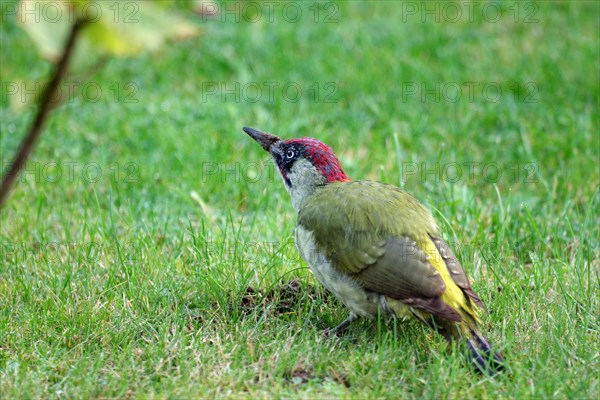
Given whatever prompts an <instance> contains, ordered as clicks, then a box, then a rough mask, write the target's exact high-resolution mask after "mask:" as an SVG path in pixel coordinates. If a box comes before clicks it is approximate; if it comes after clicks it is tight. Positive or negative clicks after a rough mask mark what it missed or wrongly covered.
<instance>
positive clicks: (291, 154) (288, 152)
mask: <svg viewBox="0 0 600 400" xmlns="http://www.w3.org/2000/svg"><path fill="white" fill-rule="evenodd" d="M295 155H296V152H295V151H294V150H292V149H290V150H288V151H287V153H285V156H286V157H287V158H288V159H292V158H294V156H295Z"/></svg>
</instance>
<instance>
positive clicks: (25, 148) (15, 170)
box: [0, 19, 88, 209]
mask: <svg viewBox="0 0 600 400" xmlns="http://www.w3.org/2000/svg"><path fill="white" fill-rule="evenodd" d="M87 22H88V20H86V19H80V20H78V21H76V22H75V24H73V27H72V28H71V32H70V33H69V38H68V40H67V44H66V45H65V49H64V51H63V53H62V56H61V58H60V60H59V61H58V64H57V65H56V69H55V70H54V75H53V76H52V79H51V80H50V82H48V85H47V86H46V87H45V88H44V91H43V93H42V97H41V99H40V104H39V108H38V111H37V114H36V116H35V119H34V120H33V123H32V125H31V127H30V128H29V132H28V133H27V136H26V137H25V138H24V139H23V141H22V142H21V145H20V147H19V150H18V151H17V154H16V155H15V158H14V161H13V162H12V164H11V166H10V169H9V170H8V172H6V173H5V174H4V176H3V177H2V185H1V186H0V209H1V208H2V207H3V205H4V202H5V201H6V199H7V198H8V194H9V192H10V188H11V186H12V184H13V182H14V180H15V178H16V177H17V175H18V174H19V172H20V171H21V169H22V168H23V166H24V165H25V162H26V161H27V158H28V157H29V153H31V151H32V150H33V147H34V146H35V144H36V142H37V140H38V139H39V137H40V134H41V132H42V128H43V127H44V123H45V122H46V119H47V118H48V114H49V112H50V110H51V109H52V106H53V103H54V101H56V100H54V99H56V98H57V96H56V92H57V90H58V88H59V86H60V83H61V81H62V79H63V77H64V75H65V73H66V71H67V69H68V66H69V62H70V60H71V56H72V54H73V49H74V48H75V43H76V41H77V37H78V35H79V33H80V32H81V28H83V26H84V25H85V24H86V23H87Z"/></svg>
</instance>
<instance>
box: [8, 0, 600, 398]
mask: <svg viewBox="0 0 600 400" xmlns="http://www.w3.org/2000/svg"><path fill="white" fill-rule="evenodd" d="M475 3H476V4H477V5H475V6H473V8H469V9H468V8H466V6H464V5H461V3H454V2H453V3H439V2H435V3H434V2H431V3H428V5H425V4H424V3H421V2H407V3H399V2H392V1H380V2H369V3H363V2H358V1H352V2H347V3H322V4H321V6H320V8H315V3H313V2H308V3H290V4H292V6H293V8H291V7H292V6H288V7H287V8H285V7H284V4H287V3H277V4H276V5H275V6H266V5H265V6H264V7H263V9H262V12H261V14H256V8H254V9H249V8H248V7H249V6H248V3H241V6H239V7H240V8H238V10H239V12H238V16H239V17H240V20H239V21H238V22H236V11H235V8H234V5H233V3H229V4H228V7H229V8H228V10H234V11H232V12H230V13H229V14H227V13H224V14H221V16H219V17H216V18H213V19H206V20H205V21H203V20H202V18H197V20H198V23H199V24H200V25H201V27H202V34H201V36H200V37H199V38H197V39H194V40H191V41H188V42H183V43H176V44H173V45H171V46H169V47H168V48H167V49H164V50H162V51H161V52H160V53H157V54H153V55H148V54H146V55H142V56H140V57H137V58H131V59H118V60H111V61H110V62H109V63H108V64H107V65H106V66H105V67H104V68H103V69H102V70H100V71H99V72H98V73H97V75H95V76H93V77H92V78H91V83H89V84H88V85H87V86H84V88H86V90H87V92H84V93H83V95H79V96H75V97H73V98H72V99H69V101H67V103H66V104H65V105H64V106H62V107H61V108H59V109H57V110H56V111H55V112H54V113H53V114H52V117H51V120H50V121H49V123H48V125H47V127H46V129H45V131H44V134H43V135H42V138H41V141H40V143H39V146H38V147H37V148H36V150H35V152H34V154H33V155H32V157H31V159H30V162H29V164H28V165H27V168H26V171H25V172H24V173H23V174H22V176H21V177H20V178H19V182H18V184H17V186H16V188H15V190H14V191H13V193H12V196H11V197H10V198H9V200H8V202H7V204H6V207H5V208H4V209H3V210H2V211H1V214H0V217H1V226H0V245H1V248H0V252H1V253H0V257H1V258H0V263H1V267H0V398H3V399H4V398H90V397H136V398H146V397H150V398H214V397H217V398H236V399H237V398H248V399H253V398H265V397H266V398H271V397H272V398H281V397H283V398H356V399H362V398H390V399H392V398H450V397H451V398H472V397H481V398H490V399H494V398H499V397H502V398H536V399H537V398H582V399H583V398H598V395H599V387H598V385H599V373H598V371H599V370H600V345H599V341H600V337H599V336H600V335H599V329H600V328H599V322H598V318H599V315H600V301H599V270H600V238H599V235H600V232H599V228H598V226H599V225H600V224H599V222H600V221H599V207H600V196H599V187H600V186H599V184H600V172H599V168H600V167H599V158H600V133H599V129H600V127H599V110H600V107H599V105H600V104H599V93H600V82H599V80H600V78H599V66H600V48H599V41H598V32H599V30H600V22H599V13H600V8H599V6H598V3H596V2H591V1H590V2H584V1H577V2H561V3H551V2H540V3H532V2H524V3H504V4H503V5H502V6H501V7H500V8H497V7H496V5H495V4H496V3H487V2H481V3H479V2H475ZM251 4H254V5H256V4H257V3H251ZM446 4H450V6H447V5H446ZM490 4H491V5H490ZM295 6H298V7H299V9H300V11H301V13H302V14H301V15H298V14H295V12H297V9H296V8H295ZM220 7H222V8H223V9H222V10H221V11H227V10H225V9H224V7H225V6H220ZM270 7H273V8H270ZM425 7H429V8H428V10H434V11H433V14H428V13H427V12H426V10H425ZM486 7H487V8H486ZM456 10H459V11H460V12H462V16H461V18H456ZM498 10H500V14H498ZM317 11H318V14H317ZM244 17H246V19H251V20H252V22H248V21H245V19H244ZM2 18H3V19H4V20H3V22H2V25H0V33H1V40H0V44H1V46H2V49H1V50H2V61H1V67H2V69H1V73H2V77H1V80H2V86H3V88H2V103H1V106H2V118H1V121H0V130H1V139H0V146H1V149H2V154H1V161H2V170H3V171H4V170H6V167H7V163H8V162H9V160H10V159H11V157H12V155H13V154H14V152H15V150H16V148H17V146H18V143H19V140H20V139H21V137H22V136H23V134H24V132H25V131H26V128H27V125H28V124H29V121H30V120H31V118H32V115H33V114H32V112H31V111H29V112H26V113H24V114H15V113H13V112H12V111H11V108H10V106H9V103H10V99H9V97H8V96H7V95H6V93H7V91H8V88H9V87H8V86H7V85H8V84H11V83H15V82H21V81H29V82H34V81H35V80H37V79H39V78H40V77H44V76H45V74H47V72H48V71H49V67H48V64H47V63H46V62H45V61H42V60H41V59H40V58H39V56H38V55H37V53H36V51H35V48H34V46H33V44H32V42H31V41H30V39H29V38H28V37H27V36H26V35H25V34H24V33H23V32H22V31H21V30H20V28H19V27H18V26H17V25H16V23H15V20H14V16H10V15H7V14H4V15H3V16H2ZM436 19H437V21H436ZM243 126H251V127H254V128H258V129H261V130H265V131H270V132H272V133H274V134H277V135H279V136H283V137H293V136H304V135H310V136H315V137H317V138H319V139H321V140H323V141H325V142H327V143H328V144H330V145H331V146H332V148H333V149H334V150H335V151H336V153H337V154H338V156H339V158H340V160H341V162H342V165H343V166H344V168H345V170H346V172H347V173H348V175H349V176H350V177H351V178H354V179H358V178H368V179H375V180H381V181H384V182H388V183H392V184H396V185H399V186H403V187H404V189H406V190H408V191H410V192H411V193H413V194H414V195H415V196H416V197H418V198H419V199H421V200H422V201H423V202H425V203H426V204H428V206H429V207H430V208H432V209H433V210H434V214H435V216H436V218H437V219H438V221H439V223H440V225H441V226H442V229H443V231H444V235H445V237H446V239H447V241H448V242H449V243H451V244H452V246H453V247H454V248H455V250H456V253H457V255H458V256H459V258H460V259H461V261H462V264H463V267H464V268H465V270H466V271H467V274H468V275H469V276H470V277H472V278H473V287H474V289H475V291H476V292H477V293H478V294H479V295H480V296H481V298H482V299H483V301H484V302H485V303H486V305H487V306H488V308H489V313H487V314H486V315H485V316H484V322H483V326H482V330H483V332H484V333H485V335H486V336H487V337H488V338H489V340H490V341H491V342H493V343H494V344H496V345H497V346H500V348H501V350H502V352H503V353H504V355H505V357H506V359H507V364H508V369H509V372H507V373H504V374H502V375H500V376H497V377H495V378H486V377H482V376H479V375H477V374H475V373H473V372H472V371H471V370H470V369H469V368H468V367H467V363H466V362H465V360H464V358H463V356H462V355H461V354H460V352H459V351H457V350H455V349H452V348H451V347H449V346H447V345H446V344H445V342H444V341H443V339H442V338H441V337H440V336H438V335H436V334H434V333H432V332H430V331H429V330H427V329H426V328H425V327H422V326H421V325H419V324H418V323H415V322H404V323H403V322H399V321H391V322H385V321H375V322H371V321H359V322H356V323H354V324H353V325H352V326H351V327H350V330H349V333H348V334H347V335H346V336H343V337H340V338H326V337H325V336H324V335H323V330H324V329H325V328H326V327H332V326H334V325H336V324H337V323H339V322H341V321H342V320H343V319H344V318H345V317H346V315H347V310H346V309H345V308H344V307H343V305H341V303H339V302H338V301H337V300H335V299H334V298H332V297H331V296H330V295H329V294H328V293H326V292H324V291H323V289H322V288H321V286H320V285H319V283H318V282H317V281H316V279H315V278H314V277H313V276H312V274H311V273H310V271H309V270H308V269H307V267H306V265H305V264H304V262H303V261H302V260H301V259H300V257H299V255H298V253H297V251H296V249H295V247H294V244H293V232H294V226H295V215H294V212H293V209H292V206H291V203H290V201H289V198H288V195H287V193H286V192H285V189H284V187H283V184H282V183H281V181H280V178H279V176H278V175H277V174H278V173H277V171H276V169H275V168H274V166H273V164H272V163H271V162H270V160H269V157H268V155H267V154H266V153H265V152H264V151H263V150H262V149H261V148H260V147H259V146H257V145H256V143H254V142H253V141H252V140H251V139H250V138H249V137H247V136H246V135H245V134H244V133H243V132H242V131H241V128H242V127H243Z"/></svg>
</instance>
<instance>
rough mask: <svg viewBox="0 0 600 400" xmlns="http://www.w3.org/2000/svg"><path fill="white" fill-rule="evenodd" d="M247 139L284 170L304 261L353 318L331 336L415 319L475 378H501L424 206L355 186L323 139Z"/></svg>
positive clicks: (396, 192) (459, 273)
mask: <svg viewBox="0 0 600 400" xmlns="http://www.w3.org/2000/svg"><path fill="white" fill-rule="evenodd" d="M243 131H244V132H245V133H247V134H248V135H249V136H250V137H252V139H254V140H255V141H256V142H257V143H258V144H260V145H261V146H262V148H263V149H264V150H266V151H268V152H269V153H270V155H271V156H272V158H273V160H274V162H275V164H276V165H277V167H278V169H279V172H280V175H281V178H282V180H283V183H284V186H285V188H286V189H287V192H288V193H289V195H290V197H291V202H292V206H293V208H294V210H295V211H296V212H297V223H296V229H295V243H296V247H297V248H298V251H299V253H300V255H301V256H302V258H303V259H304V261H305V262H306V264H307V265H308V267H309V269H310V270H311V271H312V273H313V274H314V276H315V277H316V278H317V279H318V280H319V281H320V283H321V284H322V285H323V286H324V287H325V288H326V289H328V290H329V291H330V292H332V293H333V294H334V295H335V296H336V297H337V298H338V299H339V300H340V301H341V302H342V303H343V304H344V305H345V306H346V307H347V308H348V309H349V315H348V317H347V318H346V319H345V320H344V321H343V322H341V323H340V324H339V325H338V326H336V327H335V328H334V329H332V330H331V331H332V332H334V333H336V334H338V335H341V334H343V333H345V332H346V331H347V329H348V327H349V325H350V324H351V323H352V322H353V321H354V320H356V319H357V318H359V317H366V318H369V319H374V318H376V317H377V316H378V315H383V316H386V317H396V318H399V319H402V320H404V319H410V318H413V319H416V320H419V321H421V322H422V323H424V324H426V325H427V326H429V327H431V328H432V329H433V330H434V331H436V332H438V333H439V334H441V335H442V336H443V337H444V338H445V339H446V340H447V341H448V342H449V343H453V342H455V343H457V344H458V345H459V346H460V348H462V349H465V354H467V356H468V357H469V358H470V359H471V360H472V362H473V365H474V367H475V370H476V371H478V372H480V373H483V374H486V375H495V374H497V373H498V372H500V371H502V370H503V369H504V359H503V356H502V355H501V354H500V353H499V352H497V351H495V350H494V349H492V346H491V345H490V344H489V342H488V341H487V340H486V339H485V338H484V337H483V335H482V334H481V330H480V327H479V326H480V323H481V322H480V312H481V311H482V310H485V306H484V304H483V302H482V301H481V299H480V298H479V296H478V295H477V294H476V293H475V292H474V291H473V288H472V287H471V283H470V281H469V279H468V278H467V275H466V274H465V271H464V270H463V268H462V266H461V264H460V262H459V261H458V259H457V257H456V255H455V254H454V252H453V251H452V249H451V248H450V247H449V246H448V244H447V243H446V242H445V241H444V240H443V238H442V236H441V233H440V229H439V227H438V225H437V223H436V221H435V220H434V218H433V216H432V214H431V212H430V211H429V210H428V209H427V208H426V207H425V206H424V205H422V204H421V203H420V202H419V201H418V200H417V199H416V198H415V197H413V196H412V195H410V194H409V193H408V192H406V191H404V190H401V189H400V188H398V187H396V186H393V185H390V184H386V183H382V182H377V181H370V180H350V179H349V178H348V176H347V175H346V173H345V172H344V170H343V169H342V167H341V165H340V162H339V160H338V158H337V157H336V156H335V154H334V152H333V151H332V150H331V148H330V147H329V146H328V145H326V144H325V143H323V142H321V141H319V140H318V139H315V138H312V137H300V138H292V139H287V140H284V139H281V138H279V137H278V136H275V135H272V134H270V133H267V132H261V131H259V130H256V129H253V128H248V127H244V128H243Z"/></svg>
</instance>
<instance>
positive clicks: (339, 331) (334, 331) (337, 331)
mask: <svg viewBox="0 0 600 400" xmlns="http://www.w3.org/2000/svg"><path fill="white" fill-rule="evenodd" d="M357 318H358V316H357V315H356V314H353V313H351V314H350V315H349V316H348V318H346V319H345V320H344V321H342V323H341V324H339V325H338V326H336V327H335V328H329V329H326V330H325V332H324V333H325V336H333V335H335V336H343V335H344V334H346V332H347V331H348V327H349V326H350V324H351V323H352V321H354V320H356V319H357Z"/></svg>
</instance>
